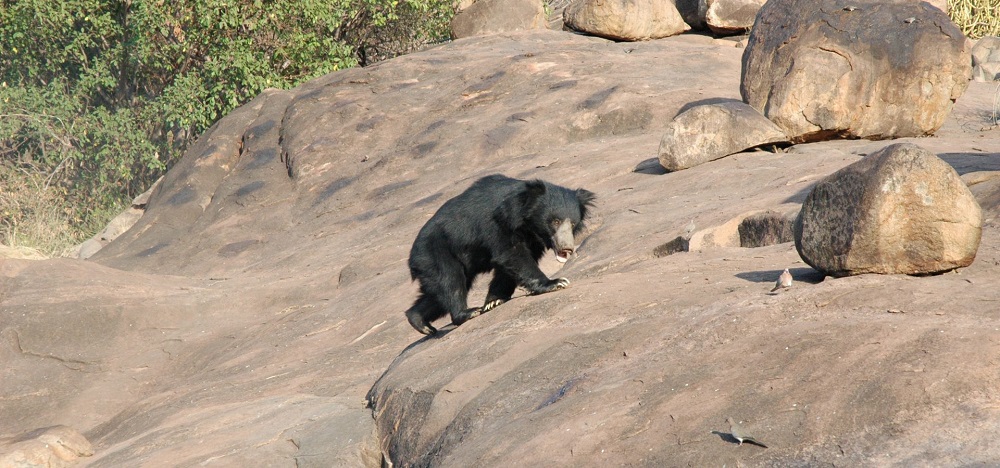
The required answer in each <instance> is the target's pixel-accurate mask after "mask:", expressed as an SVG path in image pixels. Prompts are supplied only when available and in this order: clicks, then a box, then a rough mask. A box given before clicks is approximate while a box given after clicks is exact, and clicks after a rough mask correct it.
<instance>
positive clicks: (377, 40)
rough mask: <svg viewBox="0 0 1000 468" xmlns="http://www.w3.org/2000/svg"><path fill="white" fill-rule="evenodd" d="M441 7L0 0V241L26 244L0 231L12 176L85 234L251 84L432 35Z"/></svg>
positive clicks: (223, 0) (411, 0)
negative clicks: (37, 192) (56, 207)
mask: <svg viewBox="0 0 1000 468" xmlns="http://www.w3.org/2000/svg"><path fill="white" fill-rule="evenodd" d="M452 13H453V12H452V4H451V2H449V1H441V0H235V1H233V0H179V1H167V0H117V1H114V0H61V1H52V0H0V166H3V167H4V168H5V173H6V176H5V179H0V183H3V185H2V186H0V214H2V216H3V217H2V218H0V230H2V231H0V240H2V241H5V242H8V243H22V244H32V242H33V241H32V239H31V238H25V237H24V236H15V235H12V233H13V232H17V229H16V227H17V225H18V224H23V223H26V222H31V220H32V219H33V218H32V217H31V216H23V215H22V214H15V213H14V211H15V208H14V206H13V205H11V204H9V203H8V205H4V203H5V202H4V200H11V199H13V198H15V197H13V196H12V194H11V193H10V192H11V191H13V190H14V187H15V186H16V187H18V190H42V191H45V192H46V193H45V194H44V197H43V198H46V199H51V200H56V201H58V202H60V203H61V204H62V206H61V207H60V209H59V210H57V212H60V213H64V215H65V216H66V219H65V220H64V221H65V223H66V224H67V225H68V226H70V229H71V230H74V231H75V232H74V233H73V234H72V235H70V236H68V237H66V236H64V237H63V238H69V239H75V240H79V239H81V238H83V237H87V236H89V235H90V234H92V233H93V232H95V231H96V230H97V229H99V227H100V226H102V225H103V224H104V223H105V222H106V221H107V220H108V219H109V217H110V216H111V215H112V214H113V213H115V212H117V211H119V210H120V209H121V208H122V207H123V205H124V204H125V203H127V202H128V201H129V200H130V199H131V198H132V197H134V196H135V195H137V194H138V193H140V192H141V191H143V190H144V189H145V188H146V187H147V186H149V185H150V184H151V183H152V182H153V181H154V180H155V179H156V178H157V177H159V176H160V175H161V174H162V173H163V172H164V171H165V170H166V169H167V168H168V167H169V166H170V165H171V164H172V163H173V162H174V161H175V160H176V159H177V158H178V157H179V156H180V155H181V153H182V152H183V151H184V150H185V149H186V148H187V147H188V146H189V145H190V144H191V143H192V142H193V141H194V139H195V138H196V137H197V136H198V135H200V134H201V133H202V132H203V131H204V130H205V129H207V128H208V127H209V126H211V125H212V124H213V123H214V122H215V121H216V120H218V119H219V118H221V117H222V116H223V115H225V114H226V113H228V112H230V111H231V110H233V109H234V108H236V107H237V106H239V105H241V104H243V103H245V102H247V101H249V100H250V99H252V98H253V97H254V96H256V95H257V94H259V93H260V92H261V91H262V90H263V89H265V88H268V87H275V88H290V87H293V86H295V85H297V84H299V83H301V82H303V81H305V80H308V79H310V78H313V77H316V76H320V75H323V74H325V73H328V72H331V71H334V70H338V69H342V68H347V67H352V66H356V65H358V64H366V63H371V62H374V61H377V60H382V59H385V58H390V57H392V56H395V55H399V54H401V53H406V52H409V51H411V50H413V49H414V48H416V47H419V46H421V45H423V44H426V43H430V42H435V41H439V40H442V39H444V38H445V37H446V36H447V25H448V21H449V20H450V17H451V15H452ZM11 174H15V176H11ZM17 174H20V177H24V178H26V179H30V180H31V183H24V184H14V183H12V182H9V181H10V180H11V177H16V175H17ZM5 192H6V193H5ZM53 195H54V196H53ZM40 196H41V195H40ZM27 231H30V230H24V229H22V230H21V232H27ZM48 250H50V251H51V250H52V249H48Z"/></svg>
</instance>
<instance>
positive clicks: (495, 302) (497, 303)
mask: <svg viewBox="0 0 1000 468" xmlns="http://www.w3.org/2000/svg"><path fill="white" fill-rule="evenodd" d="M504 302H505V301H504V300H503V299H494V300H492V301H490V302H487V303H486V304H483V313H486V312H489V311H491V310H493V309H495V308H496V307H499V306H500V304H503V303H504Z"/></svg>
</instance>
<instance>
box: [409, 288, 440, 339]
mask: <svg viewBox="0 0 1000 468" xmlns="http://www.w3.org/2000/svg"><path fill="white" fill-rule="evenodd" d="M442 315H443V314H442V313H441V310H440V306H439V305H437V304H435V303H434V300H433V299H431V298H430V297H428V296H426V295H423V294H421V295H420V297H418V298H417V301H416V302H414V303H413V306H411V307H410V308H409V309H407V311H406V320H408V321H409V322H410V325H411V326H413V328H414V329H415V330H417V331H418V332H420V333H423V334H425V335H433V334H435V333H437V329H436V328H434V327H433V326H432V325H431V324H430V322H431V321H432V320H434V319H436V318H438V317H441V316H442Z"/></svg>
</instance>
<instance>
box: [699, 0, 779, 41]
mask: <svg viewBox="0 0 1000 468" xmlns="http://www.w3.org/2000/svg"><path fill="white" fill-rule="evenodd" d="M765 1H766V0H701V1H700V2H699V3H701V4H704V5H705V8H704V9H703V10H702V11H704V12H705V23H706V24H707V26H708V29H711V30H712V32H714V33H716V34H741V33H744V32H746V31H748V30H750V27H751V26H753V21H754V19H755V18H756V17H757V12H758V11H760V7H762V6H763V5H764V2H765Z"/></svg>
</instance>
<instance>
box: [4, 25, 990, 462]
mask: <svg viewBox="0 0 1000 468" xmlns="http://www.w3.org/2000/svg"><path fill="white" fill-rule="evenodd" d="M624 46H627V49H626V47H624ZM626 51H628V52H630V53H626ZM739 53H740V50H739V49H736V48H734V47H732V44H731V43H726V44H723V45H720V44H716V43H715V42H714V41H713V40H711V39H708V38H705V37H694V36H691V37H684V36H679V37H674V38H670V39H666V40H661V41H652V42H643V43H634V44H627V45H623V44H618V43H613V42H609V41H606V40H601V39H596V38H591V37H583V36H578V35H573V34H568V33H564V32H555V31H540V32H529V33H518V34H505V35H497V36H487V37H476V38H470V39H464V40H459V41H455V42H452V43H449V44H447V45H444V46H441V47H437V48H434V49H430V50H427V51H424V52H420V53H417V54H413V55H409V56H404V57H399V58H396V59H393V60H389V61H386V62H382V63H379V64H377V65H374V66H371V67H368V68H364V69H356V70H347V71H342V72H338V73H334V74H331V75H329V76H326V77H323V78H320V79H317V80H313V81H311V82H309V83H307V84H305V85H303V86H301V87H299V88H296V89H294V90H289V91H274V90H272V91H268V92H266V93H264V94H262V95H261V96H260V97H259V98H257V99H256V100H255V101H253V102H251V103H250V104H248V105H246V106H244V107H241V108H240V109H238V110H236V111H234V112H233V113H232V114H230V115H229V116H227V117H226V118H225V119H223V120H222V121H221V122H219V123H218V125H216V126H215V127H214V128H213V129H212V130H211V131H209V132H208V133H207V134H206V135H204V136H203V138H202V139H201V140H200V142H199V144H198V145H197V147H195V148H192V149H191V151H190V152H189V153H188V154H187V155H186V156H185V158H184V159H183V160H182V161H181V162H180V163H179V164H178V165H177V166H175V167H174V168H173V169H172V170H171V171H170V173H169V174H168V175H167V177H165V178H164V180H163V182H162V183H161V185H160V186H159V187H158V188H157V189H156V190H154V191H153V193H152V194H151V197H150V200H149V202H148V204H147V206H146V212H145V214H144V215H143V216H142V218H140V220H139V221H138V222H137V223H136V224H135V226H133V227H132V229H131V230H129V231H128V232H126V233H125V234H123V235H122V236H120V237H118V238H117V239H116V240H115V241H113V242H112V243H111V244H109V245H108V246H107V247H105V248H104V249H103V250H102V251H101V252H99V253H98V254H97V255H95V256H94V257H93V258H92V260H90V261H80V260H68V259H60V260H44V261H28V260H11V259H4V260H0V362H2V363H3V366H0V454H5V453H8V451H9V450H10V449H11V447H12V445H11V444H13V443H15V442H13V441H15V440H26V439H25V438H26V437H27V436H26V434H30V433H32V431H35V430H37V429H40V428H46V427H51V426H55V425H65V426H68V427H72V428H74V429H76V430H78V431H79V432H80V433H81V434H82V435H83V436H84V437H85V438H86V439H87V440H88V441H89V442H90V443H91V444H92V447H93V452H94V454H93V456H91V457H89V458H86V459H85V460H86V461H85V463H86V464H87V466H92V467H119V466H296V465H297V466H378V464H379V463H380V460H381V457H382V456H388V457H389V458H391V459H392V460H393V461H394V466H404V465H406V464H411V463H412V464H416V463H421V462H422V461H427V462H434V463H435V466H543V465H544V466H569V465H573V466H599V465H600V466H610V465H620V464H626V465H632V466H683V465H695V466H704V465H715V466H721V465H726V466H736V465H738V464H744V465H750V464H760V465H789V464H793V463H799V464H823V463H830V464H833V463H835V464H844V465H865V464H875V465H878V464H881V465H885V464H890V463H891V462H900V461H902V462H903V463H908V464H913V465H921V464H923V465H956V464H974V463H976V462H982V463H984V464H990V463H992V462H994V461H996V460H998V459H1000V448H998V446H997V444H995V441H994V439H995V436H994V434H995V433H997V431H1000V409H998V408H1000V401H998V399H997V397H996V396H995V394H996V391H995V389H996V388H998V386H1000V377H998V375H997V372H996V366H995V364H994V363H992V362H990V360H989V359H983V356H992V355H997V354H1000V344H998V341H997V340H996V339H995V338H996V334H995V332H993V331H992V330H994V329H996V328H997V327H1000V319H998V318H997V317H996V314H995V313H993V312H992V309H991V308H990V306H989V305H990V304H993V303H995V302H996V301H998V300H1000V292H998V291H997V289H996V288H995V281H994V280H995V278H996V277H997V275H998V274H1000V267H998V266H997V264H998V263H1000V235H998V233H997V225H996V224H995V222H994V221H992V219H989V218H988V219H987V221H986V222H985V224H984V230H983V238H982V243H981V244H980V248H979V253H978V255H977V257H976V261H975V262H974V263H973V264H972V265H970V266H969V267H968V268H965V269H961V270H960V274H949V275H940V276H933V277H919V278H918V277H910V276H884V275H863V276H855V277H849V278H842V279H826V280H821V277H820V276H819V275H818V274H817V273H816V272H815V271H813V270H812V269H811V268H808V267H807V266H805V265H804V264H802V263H800V260H799V258H798V255H797V253H796V252H795V249H794V248H793V246H792V245H791V244H790V243H785V244H779V245H772V246H768V247H761V248H756V249H749V248H740V247H737V246H734V244H732V243H726V242H724V239H721V238H722V237H726V236H723V235H722V233H721V231H720V229H719V228H720V227H722V226H729V225H731V224H733V223H731V221H732V220H736V224H737V225H740V224H742V223H741V222H740V221H742V220H744V219H746V218H747V213H761V212H766V211H767V210H771V211H773V212H777V213H787V212H789V211H793V210H795V209H797V208H798V205H799V204H800V203H801V202H802V200H803V199H804V198H805V196H806V194H808V193H809V191H810V190H811V187H812V185H813V184H814V183H815V182H816V181H818V180H820V179H822V178H823V177H825V176H827V175H829V174H830V173H833V172H835V171H836V170H838V169H840V168H842V167H844V166H846V165H848V164H850V163H852V162H855V161H857V160H858V159H859V154H867V153H871V152H874V151H876V150H878V149H880V148H881V147H883V146H885V143H882V142H866V141H839V142H824V143H818V144H810V145H800V146H797V147H793V148H791V149H790V150H789V151H788V152H787V153H767V152H756V153H741V154H736V155H732V156H729V157H726V158H723V159H720V160H718V161H716V162H713V163H712V164H705V165H701V166H697V167H693V168H691V169H688V170H684V171H679V172H675V173H665V171H664V170H663V169H662V168H661V167H660V166H659V162H658V161H657V159H656V155H657V148H658V145H659V142H660V138H661V136H662V135H663V132H664V130H665V127H666V125H667V123H668V122H669V121H670V118H671V117H673V116H674V115H676V114H677V112H678V111H679V110H680V109H681V108H682V107H683V106H685V105H687V104H688V103H690V102H694V101H698V100H701V99H707V98H738V96H739V95H738V86H739V66H740V56H739ZM650 63H661V64H678V66H655V67H654V66H649V64H650ZM681 65H683V66H681ZM993 92H994V89H993V87H992V86H990V85H989V84H985V83H974V84H973V86H972V87H970V90H969V92H967V93H966V95H965V96H963V98H962V99H961V100H959V101H958V104H957V105H956V112H955V113H954V114H953V117H952V118H951V119H950V120H948V121H947V122H946V124H945V126H944V127H942V129H941V131H940V132H939V136H938V137H935V138H925V139H921V140H920V144H921V145H922V146H924V147H925V148H928V149H930V150H931V151H933V152H934V153H936V154H938V155H940V157H941V158H942V159H944V160H945V161H947V162H948V163H950V164H951V165H953V166H955V167H956V169H957V170H958V172H959V173H962V174H969V173H973V172H986V171H996V170H1000V163H997V161H998V160H1000V133H997V131H995V130H990V131H984V130H981V129H982V128H983V124H982V119H983V115H985V113H986V112H987V111H988V110H989V108H990V106H991V102H992V96H993ZM497 172H500V173H505V174H508V175H511V176H514V177H521V178H527V177H541V178H544V179H547V180H551V181H553V182H556V183H560V184H563V185H567V186H573V187H577V186H580V187H586V188H587V189H590V190H592V191H594V192H596V193H597V194H598V197H599V198H598V206H597V207H596V210H595V217H594V220H593V222H592V223H590V229H589V231H588V232H587V235H586V236H585V237H584V238H582V239H581V240H582V245H581V246H580V249H579V256H578V257H576V258H575V259H573V260H571V261H570V262H568V263H566V264H564V265H560V264H558V262H556V261H555V260H554V259H552V258H551V257H547V258H546V259H545V262H544V263H543V267H544V269H545V270H546V271H547V272H549V273H556V271H555V270H557V269H559V268H560V266H561V268H562V269H561V270H559V271H558V275H559V276H565V277H567V278H569V279H570V280H571V281H572V286H571V287H570V288H569V289H566V290H564V291H560V292H557V293H552V294H546V295H541V296H523V295H522V294H521V293H518V294H517V295H516V297H515V298H514V299H513V300H511V301H510V302H508V303H506V304H504V305H503V306H501V307H498V308H497V309H494V310H492V311H490V312H489V313H487V314H485V315H483V316H481V317H478V318H476V319H473V320H471V321H469V322H468V323H466V324H464V325H463V326H462V327H460V328H457V329H451V327H448V326H446V324H445V323H443V321H442V322H438V323H437V324H436V325H439V326H440V328H442V329H443V331H444V332H445V333H443V334H442V336H439V337H435V338H428V339H423V338H422V337H421V336H420V335H419V334H417V333H416V332H415V331H413V329H412V328H411V327H410V326H409V324H408V323H407V322H406V319H405V318H404V316H403V311H404V310H405V309H406V308H407V307H408V306H409V305H410V304H411V303H412V301H413V299H414V297H415V295H416V292H417V287H416V285H414V284H413V283H411V282H410V279H409V272H408V271H407V268H406V258H407V254H408V252H409V248H410V245H411V243H412V241H413V238H414V236H415V235H416V233H417V231H418V230H419V229H420V227H421V225H422V224H423V223H424V222H425V221H426V220H427V219H428V218H429V217H430V216H431V214H432V213H433V212H434V211H435V210H436V209H437V208H438V207H439V206H440V205H441V203H443V202H444V200H447V199H448V198H450V197H452V196H454V195H456V194H458V193H460V192H461V191H462V190H464V189H465V188H466V187H467V186H468V184H469V183H471V181H473V180H475V179H476V178H478V177H480V176H483V175H486V174H490V173H497ZM984 183H985V182H984ZM988 198H989V194H988V193H985V194H984V195H983V200H987V199H988ZM996 204H997V203H992V205H987V204H986V203H984V208H985V209H987V210H988V211H989V210H995V209H996ZM688 229H691V230H692V231H693V236H692V239H702V240H703V241H704V242H702V243H701V244H700V245H701V246H702V247H701V249H700V251H697V252H695V251H691V252H678V253H674V254H673V255H667V256H659V257H658V256H656V255H654V250H656V249H657V247H659V246H661V245H662V244H664V243H665V242H668V241H669V240H671V239H674V238H676V237H678V235H680V234H683V233H685V232H687V231H688ZM725 231H726V232H730V231H729V230H725ZM731 231H732V232H736V231H737V229H735V228H734V229H732V230H731ZM706 232H710V233H717V234H719V235H714V234H713V235H711V236H710V235H706ZM738 234H739V233H738V232H737V233H736V240H735V241H732V242H735V243H736V244H735V245H739V242H740V240H739V235H738ZM709 237H711V238H712V239H714V240H713V241H712V242H708V238H709ZM784 268H790V270H791V272H792V274H793V275H794V276H795V285H794V286H793V287H792V288H791V289H789V290H786V291H783V292H782V294H779V295H775V296H769V295H767V291H769V290H770V289H771V287H772V286H773V284H774V281H775V279H776V278H777V276H778V274H779V273H780V272H781V271H782V270H783V269H784ZM483 283H486V282H485V281H481V282H480V284H479V285H478V286H477V287H476V288H475V291H474V293H473V295H472V298H470V300H471V301H473V302H479V301H481V300H482V298H483V296H484V295H485V291H484V284H483ZM890 309H891V310H895V311H901V312H905V313H902V314H889V313H886V312H887V311H888V310H890ZM376 382H377V385H375V383H376ZM373 385H374V387H373ZM369 391H371V392H370V393H369ZM366 395H370V397H371V403H372V404H373V406H374V411H372V410H371V409H367V408H365V404H364V403H365V399H366ZM373 415H374V416H375V417H374V419H373ZM727 416H732V417H734V418H735V419H738V420H743V421H749V422H750V423H752V424H753V426H752V427H753V428H754V429H755V430H758V431H760V432H759V434H758V435H759V436H760V437H761V438H762V439H763V440H765V441H766V442H768V445H770V447H771V448H769V449H767V450H762V449H761V450H758V449H755V448H754V447H750V446H746V445H744V446H743V447H737V446H736V445H735V444H734V443H732V442H731V441H729V440H728V439H727V438H726V436H725V435H724V433H725V432H727V431H728V427H727V426H726V424H725V418H726V417H727ZM712 431H720V432H721V433H723V435H718V434H713V433H712Z"/></svg>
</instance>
